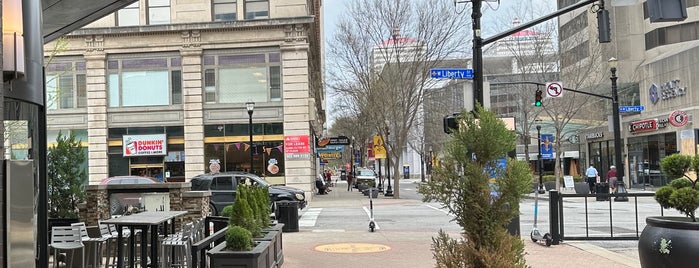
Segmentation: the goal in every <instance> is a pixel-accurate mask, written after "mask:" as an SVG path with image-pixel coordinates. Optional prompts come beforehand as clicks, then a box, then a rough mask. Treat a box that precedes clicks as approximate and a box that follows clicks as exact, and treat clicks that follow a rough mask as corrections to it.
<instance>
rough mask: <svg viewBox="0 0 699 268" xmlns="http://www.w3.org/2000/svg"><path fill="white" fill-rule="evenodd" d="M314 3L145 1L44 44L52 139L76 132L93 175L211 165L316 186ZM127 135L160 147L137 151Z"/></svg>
mask: <svg viewBox="0 0 699 268" xmlns="http://www.w3.org/2000/svg"><path fill="white" fill-rule="evenodd" d="M321 9H322V7H321V6H320V1H319V0H269V1H259V0H254V1H253V0H237V1H216V0H186V1H185V0H150V1H147V0H141V1H138V2H136V3H134V4H132V5H129V6H127V7H125V8H123V9H121V10H119V11H117V12H115V13H113V14H111V15H108V16H106V17H104V18H102V19H100V20H98V21H95V22H93V23H91V24H90V25H88V26H87V27H83V28H81V29H79V30H76V31H74V32H72V33H70V34H68V35H67V36H66V37H65V38H63V39H61V40H58V41H55V42H52V43H49V44H47V45H45V47H44V48H45V55H46V56H47V59H46V66H47V68H46V81H47V82H46V83H47V107H48V112H47V121H48V123H47V125H48V137H49V146H50V144H51V140H52V139H55V136H56V135H57V133H58V132H59V131H62V132H66V131H69V130H71V131H74V132H75V133H77V134H78V137H79V138H81V139H82V141H83V142H84V143H85V145H86V147H87V148H88V149H87V152H86V153H87V155H88V162H87V163H85V164H86V165H87V167H88V170H89V181H90V184H99V182H100V181H101V180H102V179H103V178H106V177H110V176H118V175H145V176H151V177H154V178H158V179H160V178H162V179H163V180H168V181H188V180H189V179H191V178H192V177H193V176H196V175H198V174H202V173H206V172H210V171H211V170H212V169H214V168H216V169H219V170H220V171H233V170H246V171H252V172H254V173H256V174H258V175H260V176H262V177H264V178H265V179H266V180H267V181H269V182H270V183H273V184H286V185H290V186H295V187H298V188H300V189H304V190H306V191H311V189H312V182H313V180H314V174H315V173H316V172H315V169H316V166H315V163H316V162H317V161H316V159H315V156H314V155H313V154H312V152H313V148H312V141H313V140H314V139H313V138H314V137H315V136H316V133H317V134H318V135H320V134H322V130H323V129H322V128H323V123H324V122H325V111H324V109H325V108H324V107H325V105H324V103H325V90H324V88H323V84H322V72H321V69H322V68H321V65H322V58H323V55H322V45H321V40H322V39H321V33H322V29H321V28H320V27H321V24H322V23H321V21H322V14H321ZM247 102H254V110H253V113H252V122H253V123H252V139H253V142H252V143H250V138H249V132H248V128H249V127H250V125H249V115H248V112H247V110H246V103H247ZM288 137H292V138H294V139H296V138H299V137H300V139H301V140H302V141H306V139H305V138H304V137H308V140H307V141H306V142H305V144H304V143H303V142H302V143H301V144H289V143H288V142H285V138H288ZM131 141H135V142H136V144H139V142H140V143H141V144H145V145H149V144H159V145H160V146H161V147H158V148H159V149H158V150H151V149H153V148H155V147H147V146H146V147H138V148H139V151H140V152H142V153H143V154H136V155H134V154H129V153H127V150H128V149H127V146H126V143H128V142H131ZM140 149H144V150H140ZM251 151H252V154H251ZM292 152H295V153H292ZM251 166H252V167H251Z"/></svg>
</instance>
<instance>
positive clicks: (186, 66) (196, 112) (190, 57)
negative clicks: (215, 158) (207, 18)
mask: <svg viewBox="0 0 699 268" xmlns="http://www.w3.org/2000/svg"><path fill="white" fill-rule="evenodd" d="M180 53H181V55H182V80H183V85H184V91H183V94H184V98H183V99H184V151H185V157H184V161H185V162H184V164H185V167H184V169H185V181H189V180H190V179H191V178H192V177H194V176H196V175H199V174H202V173H204V172H205V168H204V167H205V166H204V164H205V163H204V112H203V102H204V100H203V96H202V93H203V92H202V85H203V83H202V69H201V64H202V62H201V57H202V50H201V49H200V48H199V47H196V48H186V49H183V50H182V51H181V52H180Z"/></svg>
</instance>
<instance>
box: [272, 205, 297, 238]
mask: <svg viewBox="0 0 699 268" xmlns="http://www.w3.org/2000/svg"><path fill="white" fill-rule="evenodd" d="M277 212H278V214H279V215H277V221H278V222H280V223H283V224H284V227H283V228H282V232H298V231H299V202H298V201H278V202H277Z"/></svg>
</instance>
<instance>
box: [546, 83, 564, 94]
mask: <svg viewBox="0 0 699 268" xmlns="http://www.w3.org/2000/svg"><path fill="white" fill-rule="evenodd" d="M546 96H547V97H549V98H558V97H561V96H563V84H561V82H548V83H546Z"/></svg>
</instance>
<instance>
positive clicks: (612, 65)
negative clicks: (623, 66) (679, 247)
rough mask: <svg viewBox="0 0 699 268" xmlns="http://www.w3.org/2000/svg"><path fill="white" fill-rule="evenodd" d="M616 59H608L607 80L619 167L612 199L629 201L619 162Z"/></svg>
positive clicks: (615, 153)
mask: <svg viewBox="0 0 699 268" xmlns="http://www.w3.org/2000/svg"><path fill="white" fill-rule="evenodd" d="M617 64H618V61H617V59H616V58H614V57H612V58H611V59H609V70H610V71H611V72H612V75H611V76H610V77H609V80H611V81H612V117H613V118H612V120H613V122H614V162H615V164H616V165H617V166H618V167H619V168H617V173H616V177H617V188H616V193H615V194H616V196H615V197H614V201H629V198H628V197H627V196H626V194H627V192H626V188H625V187H624V168H623V165H622V162H621V151H622V147H621V123H620V122H619V120H620V118H619V94H618V92H617V85H616V80H617V76H616V67H617Z"/></svg>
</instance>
